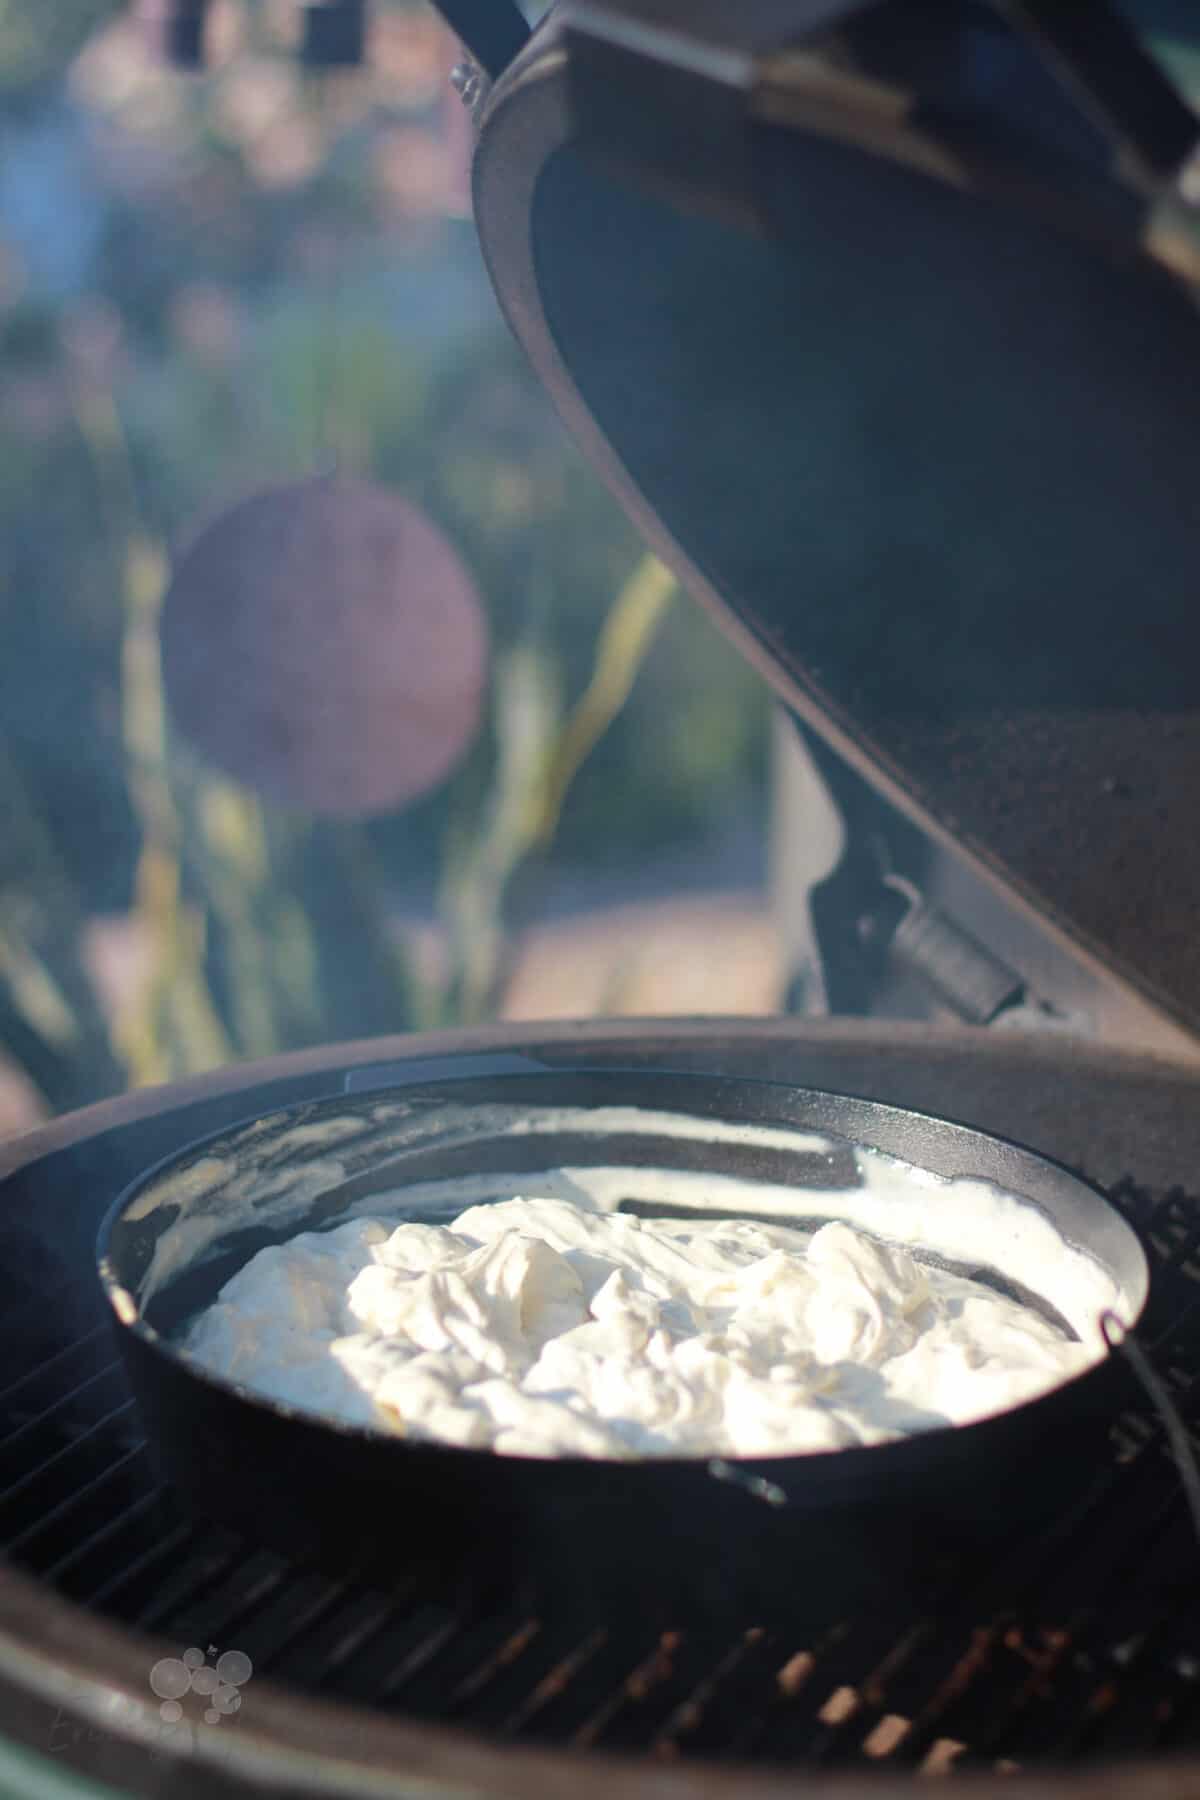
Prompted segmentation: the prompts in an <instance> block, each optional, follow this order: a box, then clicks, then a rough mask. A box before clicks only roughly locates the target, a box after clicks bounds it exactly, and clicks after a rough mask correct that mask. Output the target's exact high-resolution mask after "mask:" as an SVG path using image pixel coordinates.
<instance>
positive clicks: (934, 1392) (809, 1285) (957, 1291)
mask: <svg viewBox="0 0 1200 1800" xmlns="http://www.w3.org/2000/svg"><path fill="white" fill-rule="evenodd" d="M183 1348H184V1349H185V1351H186V1352H188V1353H189V1354H190V1355H191V1356H192V1357H194V1358H195V1359H196V1360H197V1361H198V1362H199V1363H201V1364H202V1365H203V1366H204V1367H206V1368H207V1369H209V1370H211V1371H212V1372H214V1373H215V1374H218V1375H220V1376H223V1377H225V1378H226V1379H228V1380H231V1381H233V1382H236V1383H237V1384H238V1385H239V1386H241V1387H244V1388H246V1389H249V1390H251V1391H253V1392H256V1393H259V1394H262V1395H266V1396H269V1397H271V1398H272V1399H275V1400H278V1401H283V1402H285V1403H287V1404H288V1405H290V1406H293V1407H296V1408H298V1409H301V1410H303V1411H305V1412H311V1413H315V1414H319V1415H322V1416H325V1417H331V1418H335V1419H340V1420H343V1421H346V1422H348V1423H351V1424H356V1425H363V1426H370V1427H374V1428H376V1429H384V1430H389V1431H393V1432H396V1433H400V1434H405V1435H407V1436H409V1437H411V1438H414V1439H434V1440H440V1441H443V1442H447V1443H452V1444H461V1445H470V1446H473V1447H482V1448H490V1449H492V1450H496V1451H500V1452H503V1453H508V1454H512V1455H523V1456H558V1455H577V1456H592V1457H605V1458H629V1457H639V1456H661V1455H666V1456H769V1455H777V1454H784V1453H788V1452H796V1451H813V1450H831V1449H837V1448H841V1447H843V1446H847V1445H854V1444H872V1443H878V1442H881V1441H883V1440H884V1439H888V1438H895V1437H900V1436H904V1435H907V1434H909V1433H914V1432H919V1431H923V1430H929V1429H931V1428H933V1427H934V1426H938V1425H946V1424H965V1423H967V1422H968V1421H970V1420H973V1419H978V1418H981V1417H984V1416H986V1415H988V1414H991V1413H995V1412H1000V1411H1002V1410H1004V1409H1005V1408H1006V1407H1010V1406H1013V1405H1015V1404H1017V1403H1018V1402H1020V1401H1023V1400H1028V1399H1031V1398H1032V1397H1033V1396H1034V1395H1036V1394H1039V1393H1041V1392H1043V1391H1045V1390H1046V1389H1048V1388H1050V1387H1053V1386H1056V1385H1057V1384H1058V1383H1059V1382H1061V1381H1063V1380H1065V1379H1067V1378H1068V1377H1069V1376H1071V1375H1074V1374H1077V1373H1078V1372H1079V1371H1080V1370H1081V1369H1083V1368H1085V1367H1087V1366H1088V1365H1089V1364H1090V1363H1093V1362H1095V1361H1096V1360H1097V1359H1098V1357H1099V1355H1100V1354H1101V1347H1100V1346H1099V1345H1098V1344H1096V1343H1089V1344H1087V1345H1085V1344H1082V1343H1078V1342H1073V1341H1071V1340H1070V1339H1069V1338H1068V1337H1067V1336H1066V1334H1065V1333H1064V1332H1062V1331H1060V1330H1059V1329H1057V1328H1056V1327H1055V1326H1054V1325H1053V1324H1051V1323H1050V1322H1049V1321H1048V1320H1046V1319H1044V1318H1042V1317H1041V1316H1040V1314H1038V1313H1037V1312H1036V1311H1034V1310H1033V1309H1032V1308H1030V1307H1027V1306H1022V1305H1019V1304H1018V1303H1016V1302H1015V1301H1012V1300H1009V1299H1006V1298H1004V1297H1003V1296H1002V1295H1000V1294H998V1293H995V1292H994V1291H993V1290H991V1289H990V1288H988V1287H986V1286H984V1285H983V1284H981V1283H979V1282H975V1281H969V1280H966V1279H964V1278H963V1277H960V1276H957V1275H952V1274H949V1273H946V1272H945V1271H943V1270H941V1269H937V1268H931V1267H926V1266H923V1265H921V1264H918V1263H917V1262H915V1261H914V1260H913V1259H912V1257H911V1256H909V1255H908V1253H907V1252H906V1251H904V1250H903V1249H900V1248H897V1247H895V1246H889V1245H885V1244H884V1243H882V1242H881V1241H879V1240H878V1239H875V1238H872V1237H870V1236H867V1235H866V1234H865V1233H863V1232H861V1231H858V1230H855V1229H853V1228H852V1227H850V1226H849V1225H846V1224H843V1223H840V1222H838V1221H833V1222H830V1223H829V1224H826V1225H822V1226H821V1227H820V1229H819V1230H817V1231H816V1232H815V1233H812V1234H811V1235H810V1234H808V1233H804V1232H801V1231H798V1230H796V1229H793V1228H791V1227H788V1226H784V1225H767V1224H761V1223H757V1222H754V1221H751V1220H747V1219H741V1220H737V1219H719V1218H718V1219H711V1220H709V1219H703V1220H696V1219H676V1220H664V1219H656V1220H644V1219H639V1218H635V1217H631V1216H627V1215H625V1214H621V1213H616V1212H612V1211H604V1210H592V1209H591V1208H589V1207H587V1206H580V1205H576V1204H573V1203H571V1202H569V1201H566V1200H562V1199H534V1198H531V1199H512V1200H504V1201H499V1202H497V1203H494V1204H487V1205H480V1206H472V1207H469V1208H468V1209H467V1210H466V1211H465V1212H463V1213H461V1214H459V1216H458V1217H457V1218H456V1219H454V1220H453V1222H452V1223H451V1224H450V1225H449V1226H443V1225H432V1224H418V1223H406V1224H400V1225H396V1226H392V1225H390V1224H385V1223H382V1222H380V1221H379V1220H377V1219H366V1218H360V1219H353V1220H351V1221H350V1222H349V1223H347V1224H344V1225H341V1226H339V1227H338V1228H336V1229H335V1230H332V1231H327V1232H306V1233H303V1234H301V1235H300V1236H297V1237H295V1238H293V1239H291V1240H290V1241H289V1242H288V1243H285V1244H282V1245H279V1246H277V1247H273V1248H270V1249H266V1250H262V1251H260V1252H259V1253H258V1254H257V1255H256V1256H255V1257H253V1258H252V1260H251V1261H250V1262H248V1263H247V1264H246V1266H245V1267H244V1268H243V1269H241V1270H240V1271H239V1272H238V1273H237V1274H236V1275H235V1276H233V1278H232V1279H231V1280H230V1281H228V1282H227V1283H226V1285H225V1287H224V1288H223V1289H222V1291H221V1294H220V1297H219V1299H218V1300H217V1302H216V1303H215V1304H214V1305H213V1306H211V1307H209V1308H208V1309H207V1310H206V1311H205V1312H204V1313H202V1314H201V1315H200V1316H199V1317H198V1318H197V1319H195V1320H194V1321H193V1322H192V1324H191V1326H190V1327H189V1329H188V1331H187V1334H186V1336H185V1338H184V1340H183Z"/></svg>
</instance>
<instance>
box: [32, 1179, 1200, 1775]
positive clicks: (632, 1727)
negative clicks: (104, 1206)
mask: <svg viewBox="0 0 1200 1800" xmlns="http://www.w3.org/2000/svg"><path fill="white" fill-rule="evenodd" d="M1111 1197H1112V1198H1113V1200H1114V1201H1115V1202H1116V1204H1117V1205H1118V1206H1120V1207H1121V1209H1122V1210H1123V1211H1124V1212H1125V1213H1126V1215H1127V1216H1128V1217H1129V1218H1131V1219H1132V1221H1133V1222H1134V1224H1136V1225H1137V1226H1138V1227H1139V1228H1140V1229H1141V1231H1142V1233H1143V1236H1144V1238H1145V1240H1146V1242H1147V1245H1148V1248H1149V1250H1150V1253H1151V1257H1152V1260H1153V1262H1154V1264H1155V1269H1154V1284H1153V1288H1152V1299H1151V1307H1150V1311H1149V1313H1148V1315H1147V1319H1146V1324H1145V1335H1146V1339H1147V1341H1148V1342H1149V1344H1150V1345H1151V1347H1152V1350H1153V1353H1154V1358H1155V1362H1156V1364H1157V1366H1158V1368H1159V1369H1160V1371H1161V1372H1162V1374H1163V1375H1164V1377H1165V1378H1166V1380H1167V1382H1168V1383H1169V1385H1170V1387H1171V1389H1172V1392H1173V1393H1174V1396H1175V1399H1176V1402H1177V1404H1178V1405H1179V1407H1180V1409H1181V1411H1182V1412H1183V1414H1184V1417H1185V1418H1186V1419H1187V1421H1188V1423H1189V1425H1190V1426H1191V1427H1192V1428H1193V1429H1198V1428H1200V1383H1197V1381H1196V1379H1195V1378H1194V1377H1193V1376H1192V1375H1191V1373H1190V1372H1189V1371H1191V1370H1195V1369H1197V1368H1200V1203H1197V1202H1196V1201H1194V1200H1192V1199H1190V1198H1189V1197H1188V1196H1187V1195H1185V1194H1184V1193H1182V1192H1181V1191H1172V1192H1170V1193H1167V1194H1165V1195H1154V1194H1151V1193H1149V1192H1147V1191H1146V1190H1145V1189H1142V1188H1140V1187H1138V1186H1137V1185H1136V1184H1135V1183H1134V1182H1132V1181H1125V1182H1122V1183H1121V1184H1119V1186H1118V1187H1117V1189H1116V1190H1115V1191H1114V1193H1113V1194H1112V1196H1111ZM88 1304H90V1300H89V1302H88ZM56 1317H57V1318H61V1319H70V1320H71V1328H70V1329H66V1328H64V1327H62V1326H59V1327H56V1326H55V1324H54V1321H55V1319H56ZM81 1321H82V1324H83V1326H84V1329H83V1330H82V1331H80V1330H79V1329H78V1327H79V1325H80V1322H81ZM56 1330H57V1331H58V1336H56ZM31 1341H34V1342H36V1343H37V1344H38V1346H39V1349H40V1352H41V1354H40V1357H39V1360H38V1361H37V1364H36V1366H33V1367H30V1368H29V1371H28V1373H26V1374H24V1375H22V1376H20V1377H18V1378H16V1379H13V1380H12V1381H11V1382H10V1384H9V1385H8V1386H7V1387H6V1388H5V1389H4V1390H3V1391H2V1392H0V1545H3V1547H4V1549H5V1552H6V1554H7V1555H8V1556H10V1557H11V1558H12V1560H13V1561H14V1562H16V1563H17V1564H18V1565H20V1566H22V1567H23V1568H25V1569H26V1570H28V1571H29V1572H31V1573H33V1574H35V1575H36V1576H38V1577H40V1578H41V1579H42V1580H44V1581H46V1582H48V1583H49V1584H50V1585H51V1586H52V1587H54V1588H55V1589H57V1590H58V1591H59V1592H60V1593H62V1594H63V1595H64V1596H66V1597H67V1598H69V1599H71V1600H73V1601H76V1602H78V1603H80V1604H83V1605H85V1606H88V1607H90V1608H91V1609H93V1610H94V1611H96V1612H97V1613H100V1614H102V1615H104V1616H105V1617H106V1618H108V1619H111V1620H114V1621H116V1622H119V1623H122V1624H125V1625H130V1626H136V1627H140V1628H142V1629H144V1630H148V1631H153V1632H156V1633H158V1634H159V1635H161V1636H165V1637H167V1638H169V1639H171V1640H172V1641H175V1642H177V1643H179V1644H180V1645H181V1646H182V1645H184V1644H197V1645H202V1646H204V1647H205V1648H206V1650H207V1649H209V1648H211V1647H220V1648H227V1647H233V1646H236V1647H237V1648H238V1649H240V1650H243V1651H244V1652H246V1654H248V1655H249V1656H250V1657H251V1659H252V1661H253V1664H254V1666H255V1668H256V1670H260V1671H261V1672H263V1673H264V1674H269V1675H271V1676H273V1677H275V1678H276V1679H277V1680H280V1681H283V1682H287V1683H290V1684H291V1685H292V1686H293V1687H295V1688H298V1689H301V1690H308V1691H313V1692H320V1693H323V1694H326V1695H328V1696H330V1697H333V1698H338V1699H342V1700H348V1701H352V1702H357V1703H360V1704H366V1705H370V1706H374V1707H380V1708H384V1709H387V1710H389V1711H393V1712H395V1713H397V1714H403V1715H407V1716H410V1717H416V1718H420V1719H426V1720H440V1721H443V1722H446V1723H451V1724H460V1725H464V1726H470V1727H472V1728H475V1729H478V1730H484V1731H487V1732H490V1733H492V1734H495V1735H496V1736H498V1737H500V1738H504V1739H507V1740H510V1741H517V1740H525V1741H530V1742H541V1743H544V1744H554V1745H565V1746H574V1747H577V1748H591V1747H596V1748H603V1749H608V1750H626V1751H642V1752H650V1753H652V1754H656V1755H659V1756H663V1757H674V1756H681V1757H709V1758H721V1757H736V1758H745V1757H748V1756H754V1757H760V1758H763V1759H766V1760H771V1761H777V1762H801V1763H805V1764H808V1765H822V1766H829V1767H837V1766H853V1765H858V1766H862V1765H864V1764H876V1765H890V1766H893V1767H897V1766H904V1767H910V1768H922V1769H944V1768H949V1767H951V1766H953V1767H955V1768H969V1767H981V1768H987V1767H990V1768H996V1767H1001V1768H1007V1767H1013V1766H1026V1765H1028V1764H1031V1763H1036V1762H1041V1761H1053V1762H1061V1761H1063V1760H1072V1759H1083V1758H1100V1757H1103V1758H1109V1757H1111V1756H1113V1755H1116V1754H1120V1753H1130V1752H1134V1751H1139V1750H1140V1751H1145V1750H1148V1749H1159V1750H1166V1749H1183V1748H1187V1747H1193V1748H1194V1747H1196V1746H1198V1745H1200V1548H1198V1546H1197V1544H1196V1542H1195V1538H1194V1534H1193V1530H1192V1527H1191V1523H1190V1518H1189V1514H1188V1511H1187V1507H1186V1504H1185V1501H1184V1496H1183V1493H1182V1489H1181V1486H1180V1482H1179V1479H1178V1476H1177V1473H1176V1471H1175V1468H1174V1466H1173V1464H1172V1462H1171V1460H1170V1457H1169V1455H1168V1453H1167V1450H1166V1447H1165V1443H1164V1440H1163V1436H1162V1433H1161V1430H1160V1429H1159V1426H1158V1424H1157V1421H1156V1420H1155V1419H1154V1417H1153V1415H1152V1414H1151V1413H1150V1411H1149V1409H1147V1410H1146V1411H1144V1412H1143V1411H1139V1410H1130V1411H1128V1412H1126V1413H1124V1414H1123V1415H1122V1416H1121V1418H1120V1419H1119V1420H1118V1421H1117V1423H1116V1425H1115V1427H1114V1430H1113V1434H1112V1459H1111V1462H1110V1463H1109V1465H1108V1466H1107V1467H1106V1468H1105V1469H1103V1470H1102V1471H1101V1472H1099V1474H1098V1477H1097V1481H1096V1483H1095V1484H1094V1486H1093V1487H1092V1489H1091V1491H1090V1492H1089V1493H1088V1494H1087V1495H1086V1496H1085V1497H1084V1498H1083V1499H1082V1500H1081V1501H1080V1502H1079V1503H1078V1505H1077V1506H1076V1507H1075V1508H1074V1509H1073V1511H1072V1512H1071V1513H1070V1514H1069V1515H1068V1516H1065V1517H1063V1518H1061V1519H1059V1520H1057V1521H1055V1522H1054V1523H1053V1525H1052V1526H1051V1527H1050V1528H1048V1529H1047V1530H1046V1531H1045V1532H1043V1533H1042V1534H1041V1535H1040V1536H1038V1537H1035V1538H1032V1539H1026V1540H1024V1541H1023V1542H1022V1544H1021V1545H1020V1547H1019V1549H1017V1550H1015V1551H1013V1552H1012V1553H1010V1554H1009V1555H1008V1556H1007V1558H1005V1559H1002V1561H1001V1563H1000V1564H999V1565H998V1566H997V1565H996V1563H995V1559H994V1558H980V1559H979V1560H978V1562H974V1563H973V1562H970V1561H968V1562H965V1563H964V1564H963V1565H962V1566H961V1567H960V1568H959V1569H958V1571H957V1572H956V1579H955V1582H954V1586H953V1592H954V1595H955V1599H954V1601H953V1604H950V1605H948V1604H946V1603H945V1602H944V1601H941V1602H939V1605H938V1609H937V1611H936V1613H935V1614H934V1613H931V1615H930V1616H928V1617H922V1616H920V1614H919V1613H916V1612H913V1611H911V1610H909V1611H907V1612H906V1611H904V1610H902V1609H901V1608H900V1607H899V1606H898V1605H896V1604H894V1603H893V1604H890V1605H889V1604H888V1603H886V1602H885V1603H883V1604H881V1606H880V1607H879V1608H878V1609H876V1610H873V1611H872V1612H871V1613H870V1614H869V1615H863V1616H861V1617H857V1618H853V1619H847V1620H845V1621H844V1622H843V1623H841V1624H840V1625H839V1626H837V1627H836V1628H834V1629H832V1630H830V1631H828V1632H827V1633H825V1634H824V1635H823V1636H820V1637H816V1638H812V1639H811V1640H810V1639H809V1638H808V1637H806V1636H805V1635H804V1634H802V1633H798V1634H797V1635H795V1636H794V1637H793V1636H789V1635H788V1633H787V1632H786V1631H781V1630H774V1631H771V1632H766V1631H763V1630H760V1629H758V1628H756V1627H755V1626H754V1625H753V1622H752V1621H747V1624H746V1628H745V1629H744V1630H742V1631H738V1632H733V1633H732V1634H731V1633H726V1634H725V1635H724V1636H722V1637H719V1638H718V1637H716V1636H713V1635H711V1634H705V1633H699V1634H697V1633H691V1634H688V1633H675V1632H668V1633H665V1634H659V1633H657V1632H653V1633H652V1632H650V1631H648V1629H647V1628H646V1626H645V1625H644V1624H642V1625H639V1624H638V1623H636V1622H630V1621H625V1622H622V1621H621V1620H620V1619H614V1620H604V1621H597V1620H595V1619H575V1620H570V1619H555V1620H554V1621H553V1622H550V1621H545V1622H543V1621H540V1620H538V1619H536V1618H532V1617H528V1616H526V1615H525V1614H524V1613H522V1612H520V1611H519V1610H518V1611H514V1612H512V1613H511V1614H510V1615H508V1616H505V1617H494V1616H493V1617H489V1618H473V1617H467V1616H462V1615H459V1614H456V1613H455V1612H454V1611H452V1610H450V1609H448V1608H446V1607H444V1606H437V1605H432V1604H429V1603H428V1602H427V1601H425V1600H423V1599H422V1597H421V1594H420V1591H419V1587H418V1585H417V1580H416V1577H415V1576H414V1582H413V1586H412V1588H411V1589H410V1590H408V1591H407V1592H404V1593H399V1592H395V1591H393V1592H391V1593H390V1594H387V1595H384V1594H382V1593H379V1592H375V1591H373V1590H371V1589H369V1588H367V1587H362V1586H355V1585H354V1584H352V1583H347V1582H335V1581H332V1580H330V1579H329V1578H328V1577H326V1576H324V1575H321V1574H319V1573H316V1572H314V1571H311V1570H307V1569H302V1568H298V1567H295V1566H292V1565H289V1564H288V1563H286V1562H285V1561H283V1560H282V1559H281V1558H280V1557H278V1556H276V1555H275V1554H273V1553H271V1552H267V1551H264V1550H261V1549H259V1548H257V1547H255V1546H253V1545H251V1544H248V1543H246V1542H245V1541H244V1540H241V1539H239V1538H237V1537H235V1536H234V1535H232V1534H230V1533H226V1532H222V1531H220V1530H218V1529H215V1528H214V1529H200V1528H197V1527H196V1526H194V1525H193V1524H192V1523H191V1522H190V1521H189V1520H188V1518H187V1516H186V1514H185V1512H184V1511H183V1509H182V1508H181V1507H180V1505H179V1503H178V1500H177V1499H176V1497H175V1496H174V1495H173V1494H172V1493H171V1492H170V1491H169V1490H167V1489H165V1488H163V1487H161V1486H159V1485H157V1484H156V1482H155V1478H154V1474H153V1471H152V1468H151V1465H150V1462H149V1459H148V1457H147V1454H146V1450H145V1445H144V1443H143V1440H142V1438H141V1435H140V1432H139V1429H138V1425H137V1420H136V1416H135V1413H134V1408H133V1404H132V1401H131V1399H130V1397H129V1392H128V1389H127V1386H126V1383H125V1379H124V1375H123V1373H122V1370H121V1367H120V1365H119V1363H118V1362H117V1361H116V1359H115V1356H114V1355H113V1351H112V1342H111V1335H110V1331H109V1327H108V1323H107V1320H106V1319H105V1318H104V1316H103V1313H102V1305H101V1302H100V1301H99V1299H98V1298H97V1300H96V1302H95V1309H94V1318H92V1319H89V1318H88V1313H87V1304H84V1303H83V1302H81V1299H80V1296H79V1294H78V1292H73V1293H71V1294H70V1295H69V1296H68V1297H66V1298H65V1300H64V1303H63V1304H62V1305H61V1306H59V1305H57V1304H56V1297H55V1296H54V1295H48V1296H46V1295H43V1296H40V1297H39V1298H38V1299H37V1300H35V1301H32V1302H29V1303H28V1304H27V1305H26V1306H21V1305H19V1304H18V1305H16V1306H13V1307H11V1308H9V1309H7V1310H6V1312H5V1313H4V1316H3V1318H2V1319H0V1353H2V1359H0V1367H3V1368H6V1369H9V1370H12V1369H14V1368H18V1367H20V1366H21V1365H22V1361H25V1362H26V1363H28V1358H29V1345H30V1342H31ZM282 1503H284V1502H283V1501H282V1500H281V1504H282Z"/></svg>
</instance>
